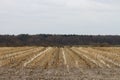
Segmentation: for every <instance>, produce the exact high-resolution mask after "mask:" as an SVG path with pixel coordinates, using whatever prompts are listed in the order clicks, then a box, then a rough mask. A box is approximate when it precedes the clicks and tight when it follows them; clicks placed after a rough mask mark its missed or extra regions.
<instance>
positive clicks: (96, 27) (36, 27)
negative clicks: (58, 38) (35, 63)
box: [0, 0, 120, 35]
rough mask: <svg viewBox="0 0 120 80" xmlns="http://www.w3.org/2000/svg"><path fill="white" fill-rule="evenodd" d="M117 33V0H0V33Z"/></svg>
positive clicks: (119, 8) (119, 24)
mask: <svg viewBox="0 0 120 80" xmlns="http://www.w3.org/2000/svg"><path fill="white" fill-rule="evenodd" d="M21 33H24V34H26V33H28V34H40V33H45V34H48V33H49V34H112V35H118V34H120V0H0V34H21Z"/></svg>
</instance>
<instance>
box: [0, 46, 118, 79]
mask: <svg viewBox="0 0 120 80" xmlns="http://www.w3.org/2000/svg"><path fill="white" fill-rule="evenodd" d="M119 68H120V47H0V80H119V79H120V77H119V75H120V69H119Z"/></svg>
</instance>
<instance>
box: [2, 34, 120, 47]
mask: <svg viewBox="0 0 120 80" xmlns="http://www.w3.org/2000/svg"><path fill="white" fill-rule="evenodd" d="M73 45H76V46H77V45H95V46H109V45H120V36H118V35H116V36H112V35H50V34H38V35H28V34H20V35H0V46H73Z"/></svg>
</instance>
